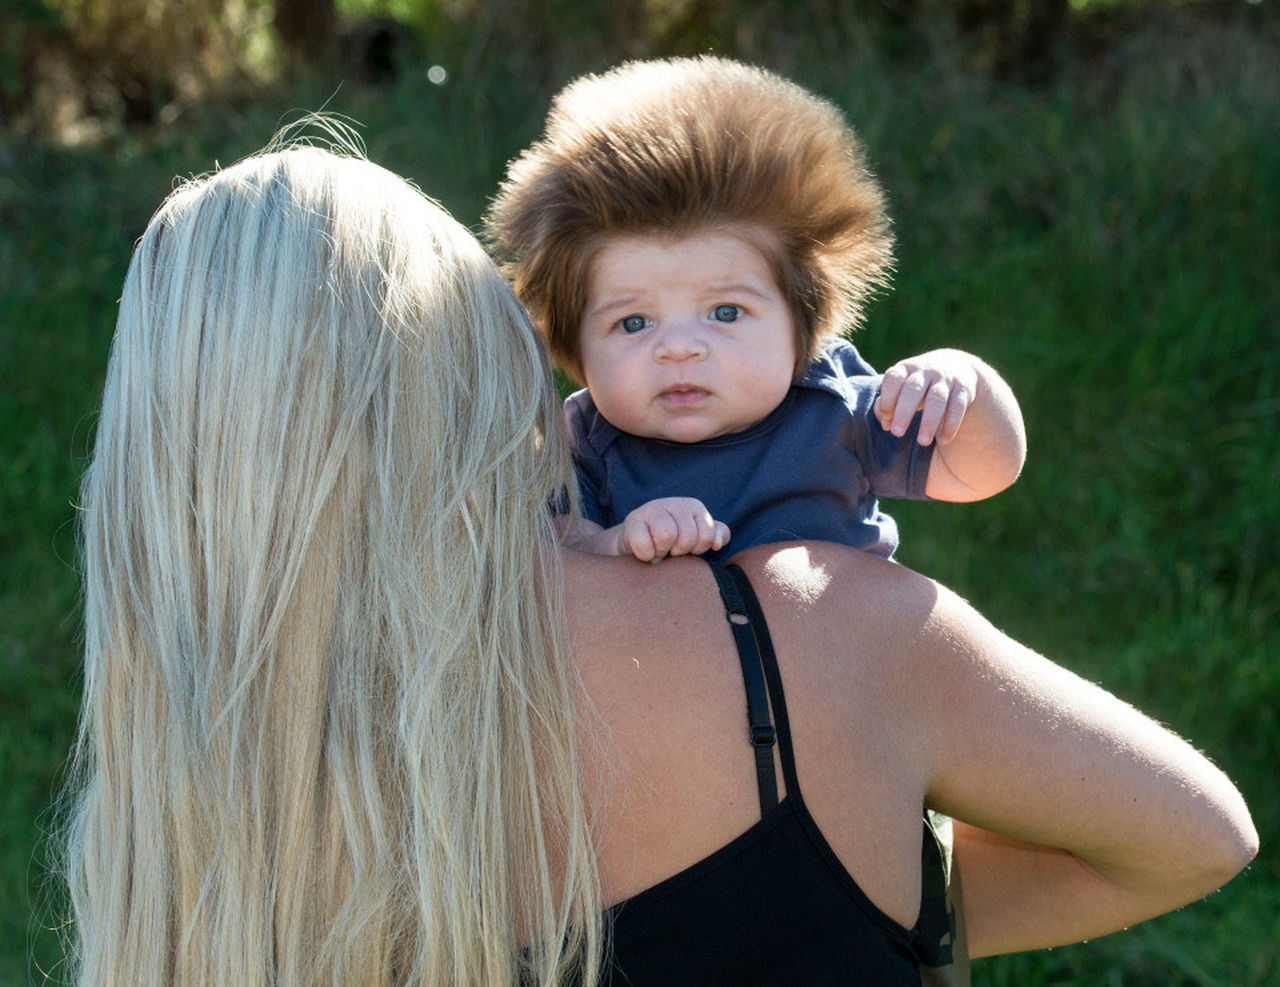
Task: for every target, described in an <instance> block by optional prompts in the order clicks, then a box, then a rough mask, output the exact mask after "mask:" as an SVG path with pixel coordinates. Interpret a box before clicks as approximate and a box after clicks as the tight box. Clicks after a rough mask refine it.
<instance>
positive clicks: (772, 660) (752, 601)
mask: <svg viewBox="0 0 1280 987" xmlns="http://www.w3.org/2000/svg"><path fill="white" fill-rule="evenodd" d="M725 568H726V570H727V571H728V573H729V575H730V576H731V577H733V580H734V582H735V584H736V585H737V587H738V592H739V594H740V596H741V598H742V603H743V606H744V607H745V608H746V614H747V620H748V621H749V622H750V624H751V629H752V631H753V632H754V634H755V639H756V643H757V645H758V646H759V649H760V664H761V665H763V666H764V677H765V682H767V683H768V687H769V700H770V702H771V703H772V704H773V718H774V721H775V722H776V723H777V724H778V729H777V736H778V756H779V757H780V758H781V760H782V778H783V780H784V781H785V782H786V783H787V791H788V792H789V793H793V794H795V795H796V796H797V797H798V796H799V794H800V780H799V779H798V778H797V777H796V758H795V752H794V751H793V750H792V748H791V723H790V721H789V720H788V719H787V697H786V695H785V694H784V693H783V691H782V675H781V673H779V671H778V656H777V655H776V654H775V653H774V650H773V638H772V637H770V635H769V623H768V621H766V620H765V619H764V611H763V610H762V609H760V600H759V599H758V598H757V597H756V591H755V590H754V589H752V588H751V581H750V580H749V579H747V574H746V573H745V572H743V571H742V570H741V569H740V568H739V567H738V566H736V565H729V566H726V567H725Z"/></svg>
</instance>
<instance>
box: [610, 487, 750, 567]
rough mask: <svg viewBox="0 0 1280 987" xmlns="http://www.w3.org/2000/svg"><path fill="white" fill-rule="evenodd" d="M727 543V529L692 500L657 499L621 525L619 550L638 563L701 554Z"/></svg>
mask: <svg viewBox="0 0 1280 987" xmlns="http://www.w3.org/2000/svg"><path fill="white" fill-rule="evenodd" d="M728 543H729V527H728V525H726V524H725V523H724V522H722V521H717V520H715V519H714V518H713V517H712V516H711V514H710V512H708V510H707V508H706V506H705V505H704V504H703V503H702V501H700V500H698V499H696V498H694V497H659V498H658V499H657V500H651V501H649V502H648V503H647V504H641V505H640V506H639V507H637V508H636V509H635V510H634V511H632V512H631V513H630V514H628V515H627V517H626V520H625V521H623V522H622V548H623V551H624V552H626V553H627V554H630V555H634V556H635V557H636V558H637V559H639V560H640V561H641V562H660V561H661V560H662V559H664V558H666V557H667V556H668V555H701V554H702V553H703V552H707V551H710V550H712V549H720V548H723V547H724V546H725V545H727V544H728Z"/></svg>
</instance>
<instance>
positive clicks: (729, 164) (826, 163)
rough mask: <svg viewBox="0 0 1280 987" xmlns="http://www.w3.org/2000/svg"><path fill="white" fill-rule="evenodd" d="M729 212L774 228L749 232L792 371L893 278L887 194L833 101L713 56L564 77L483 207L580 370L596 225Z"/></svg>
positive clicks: (722, 218)
mask: <svg viewBox="0 0 1280 987" xmlns="http://www.w3.org/2000/svg"><path fill="white" fill-rule="evenodd" d="M734 223H739V224H749V225H752V226H756V227H759V228H762V229H763V230H764V231H766V232H767V233H768V234H771V236H765V237H758V238H755V241H756V242H757V243H758V245H759V246H761V247H763V248H765V250H764V252H765V255H766V258H767V260H768V261H769V263H770V265H771V266H772V268H773V271H774V274H775V276H776V277H777V279H778V284H779V287H780V289H781V290H782V291H783V293H784V294H785V296H786V297H787V298H788V299H789V301H790V303H791V308H792V313H793V316H794V321H795V325H796V373H797V374H799V373H800V372H801V371H802V370H803V368H804V366H805V365H806V364H807V363H808V362H809V361H810V360H811V359H812V358H813V357H814V356H815V355H816V354H817V351H818V350H819V348H820V347H821V346H822V345H823V343H824V342H826V341H828V340H830V339H831V338H832V337H834V336H835V335H836V334H837V333H838V332H839V331H840V330H841V329H842V328H845V327H851V326H854V325H856V324H857V323H858V322H859V321H860V320H861V318H862V316H863V307H864V304H865V302H866V300H867V298H868V297H869V296H870V295H871V294H872V293H873V292H874V291H875V290H876V289H877V288H878V287H880V286H882V285H884V284H885V283H886V282H887V280H888V275H889V271H890V268H891V265H892V236H891V234H890V230H889V219H888V216H887V215H886V212H885V205H884V196H883V193H882V192H881V190H880V186H879V185H878V184H877V182H876V180H875V179H874V178H873V177H872V175H871V173H870V171H869V170H868V168H867V165H866V162H865V160H864V157H863V154H862V150H861V147H860V145H859V142H858V139H857V137H856V136H855V135H854V133H853V130H852V129H851V128H850V126H849V124H848V123H847V122H846V121H845V119H844V117H843V116H842V115H841V113H840V111H839V110H837V109H836V108H835V107H834V106H833V105H831V104H830V103H828V102H827V101H826V100H823V99H821V98H819V97H817V96H815V95H814V94H813V93H810V92H808V91H807V90H805V89H803V88H801V87H800V86H798V85H796V84H795V83H793V82H790V81H788V80H786V79H783V78H781V77H780V76H778V75H775V74H774V73H772V72H769V71H767V70H765V69H761V68H757V67H753V66H749V65H744V64H741V63H739V62H734V61H731V60H729V59H725V58H717V57H712V56H701V57H698V58H673V59H667V60H655V61H638V62H629V63H625V64H623V65H620V66H618V67H617V68H614V69H612V70H610V71H608V72H605V73H604V74H602V75H591V76H584V77H583V78H580V79H578V80H576V81H575V82H572V83H571V84H569V85H568V86H567V87H565V88H564V89H563V90H561V92H560V93H559V94H558V95H557V96H556V98H555V100H554V101H553V103H552V106H551V110H550V113H549V114H548V116H547V123H546V130H545V132H544V134H543V136H542V138H541V139H540V140H538V141H537V142H536V143H535V144H533V145H532V146H531V147H529V148H528V149H527V150H526V151H525V152H524V153H523V154H522V155H520V157H519V158H517V159H516V160H515V161H513V162H512V163H511V165H510V167H509V168H508V171H507V176H506V179H505V180H504V182H503V183H502V186H501V188H500V189H499V191H498V194H497V196H496V197H495V199H494V201H493V203H492V205H491V207H490V209H489V212H488V215H487V216H486V226H487V234H488V237H489V241H490V245H491V247H492V248H493V250H494V252H495V253H496V254H497V256H498V257H499V259H500V260H502V261H503V262H504V263H505V266H506V270H507V273H508V274H509V275H510V276H511V278H512V280H513V281H514V283H515V287H516V291H517V293H518V294H519V295H520V298H521V300H522V301H523V302H524V304H525V305H526V306H527V307H528V308H529V310H530V313H531V315H532V316H533V319H534V321H535V322H536V323H538V325H539V326H540V327H541V328H542V330H543V332H544V333H545V334H546V336H547V340H548V342H549V344H550V346H551V350H552V353H553V354H554V355H555V358H556V360H557V361H558V362H559V364H560V365H561V367H562V369H564V370H565V371H566V372H568V373H569V374H571V375H573V376H575V377H577V378H579V380H580V379H581V366H580V360H579V354H580V349H579V338H578V337H579V330H580V327H581V322H582V316H583V310H584V308H585V307H586V302H587V287H588V285H587V279H588V275H589V274H590V266H591V263H592V260H593V259H594V256H595V253H596V251H597V250H598V249H599V247H600V244H601V241H602V238H603V237H605V236H608V235H611V234H652V233H663V234H670V235H672V236H682V235H686V234H689V233H691V232H694V231H696V230H700V229H704V228H707V227H716V226H721V225H727V224H734ZM770 241H773V242H772V243H771V242H770Z"/></svg>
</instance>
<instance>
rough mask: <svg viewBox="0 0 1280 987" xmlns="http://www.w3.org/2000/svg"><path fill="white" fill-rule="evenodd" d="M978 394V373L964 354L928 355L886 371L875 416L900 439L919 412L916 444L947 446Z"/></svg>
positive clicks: (938, 351) (895, 365)
mask: <svg viewBox="0 0 1280 987" xmlns="http://www.w3.org/2000/svg"><path fill="white" fill-rule="evenodd" d="M977 389H978V371H977V369H976V368H975V367H974V363H973V360H972V358H971V357H970V356H969V354H968V353H965V352H964V351H962V350H930V351H929V352H927V353H921V354H920V355H919V356H913V357H908V358H907V359H905V360H899V361H898V362H897V363H895V364H894V365H893V366H892V367H890V368H889V369H888V370H886V371H885V372H884V379H883V380H882V381H881V384H880V396H879V397H878V398H876V404H875V409H874V411H875V416H876V419H877V420H878V421H879V422H880V426H881V427H882V428H883V429H884V430H885V431H887V432H892V433H893V434H894V435H898V436H901V435H904V434H906V431H907V429H908V428H909V427H910V426H911V419H912V418H913V417H914V416H915V413H916V412H917V411H919V412H920V430H919V432H917V433H916V441H918V442H919V443H920V444H921V445H922V446H927V445H928V444H929V443H930V442H932V441H933V440H934V438H935V437H936V438H937V440H938V442H940V443H943V444H945V443H947V442H950V441H951V440H952V439H954V438H955V437H956V432H957V431H959V429H960V423H961V422H963V421H964V416H965V412H966V411H968V410H969V405H970V403H972V401H973V398H974V395H975V394H976V393H977Z"/></svg>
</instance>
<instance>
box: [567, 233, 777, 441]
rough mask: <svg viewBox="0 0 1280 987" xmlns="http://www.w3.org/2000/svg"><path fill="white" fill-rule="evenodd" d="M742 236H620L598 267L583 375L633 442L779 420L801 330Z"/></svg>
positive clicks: (755, 237) (691, 437) (750, 240)
mask: <svg viewBox="0 0 1280 987" xmlns="http://www.w3.org/2000/svg"><path fill="white" fill-rule="evenodd" d="M765 235H766V234H764V233H763V232H762V231H758V230H754V229H752V228H750V227H745V226H724V227H714V228H708V229H706V230H700V231H698V232H696V233H693V234H690V235H688V236H684V237H675V238H673V237H667V236H660V235H643V236H614V237H609V238H607V239H606V240H605V241H604V245H603V246H602V247H601V248H600V250H599V252H598V253H597V254H596V257H595V259H594V261H593V263H592V265H591V270H590V277H589V281H588V285H587V306H586V311H585V314H584V316H583V320H582V327H581V333H582V335H581V347H580V353H581V361H582V375H583V377H584V379H585V380H586V383H587V387H589V388H590V389H591V396H592V398H593V399H594V401H595V403H596V407H597V408H598V409H599V410H600V413H601V414H602V415H604V417H605V418H606V419H608V421H609V422H610V423H611V424H613V425H614V426H615V427H616V428H619V429H621V430H622V431H624V432H630V433H631V434H633V435H640V436H644V437H647V438H657V439H667V440H669V441H672V442H701V441H702V440H703V439H711V438H715V437H716V436H719V435H728V434H730V433H732V432H739V431H741V430H742V429H744V428H747V427H748V426H750V425H753V424H755V423H756V422H757V421H759V420H760V419H761V418H763V417H764V416H765V415H767V414H768V413H769V412H770V411H772V410H773V409H774V408H776V407H777V406H778V404H779V402H781V401H782V399H783V397H785V396H786V393H787V389H788V388H789V387H790V386H791V376H792V372H793V370H794V368H795V358H796V351H795V327H794V325H793V319H792V317H791V309H790V306H789V305H788V304H787V300H786V298H784V297H783V295H782V292H781V290H779V288H778V285H777V283H776V281H775V280H774V276H773V272H772V271H771V270H770V267H769V263H768V261H767V260H766V259H765V257H764V255H763V254H762V253H761V252H760V250H759V249H758V248H757V247H756V246H755V245H754V244H755V243H760V242H762V240H761V238H762V237H764V236H765Z"/></svg>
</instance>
